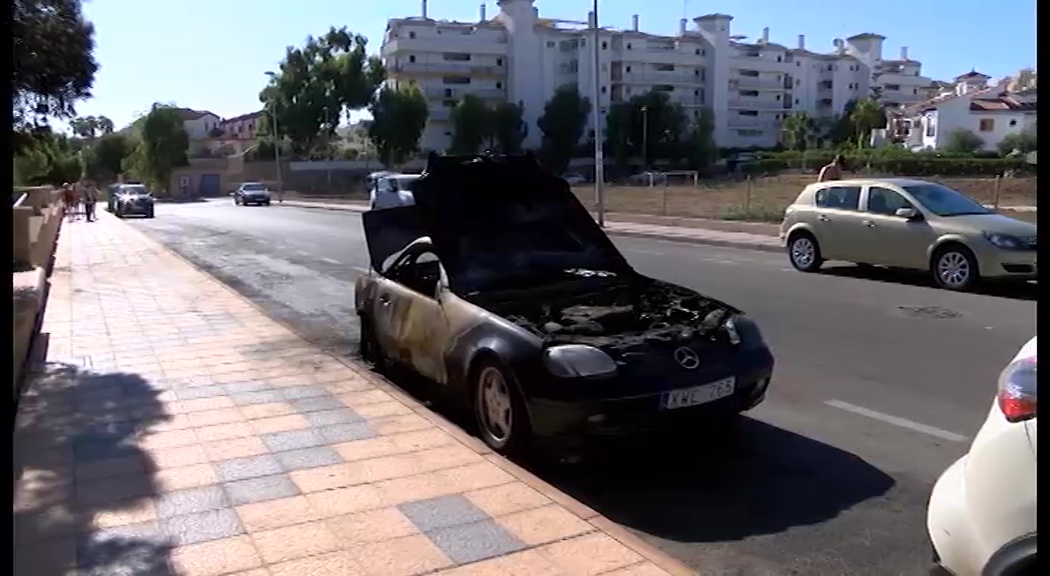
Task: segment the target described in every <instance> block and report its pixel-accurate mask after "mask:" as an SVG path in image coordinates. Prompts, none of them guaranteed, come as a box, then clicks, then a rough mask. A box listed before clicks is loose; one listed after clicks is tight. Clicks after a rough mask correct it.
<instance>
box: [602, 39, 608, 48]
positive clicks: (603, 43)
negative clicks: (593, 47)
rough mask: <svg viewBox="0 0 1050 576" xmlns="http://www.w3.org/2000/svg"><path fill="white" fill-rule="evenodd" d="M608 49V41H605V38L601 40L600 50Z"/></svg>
mask: <svg viewBox="0 0 1050 576" xmlns="http://www.w3.org/2000/svg"><path fill="white" fill-rule="evenodd" d="M608 49H609V43H608V42H606V41H605V40H602V50H608Z"/></svg>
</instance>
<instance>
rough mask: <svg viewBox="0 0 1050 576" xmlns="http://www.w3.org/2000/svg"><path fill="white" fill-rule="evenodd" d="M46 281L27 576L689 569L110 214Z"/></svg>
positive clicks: (20, 470) (24, 493) (60, 258)
mask: <svg viewBox="0 0 1050 576" xmlns="http://www.w3.org/2000/svg"><path fill="white" fill-rule="evenodd" d="M52 282H53V284H52V289H51V293H50V299H49V302H48V307H47V312H46V317H45V321H44V327H43V331H44V333H45V334H46V335H47V340H48V346H47V356H46V360H47V362H46V364H42V365H40V366H38V368H37V373H36V375H35V376H34V378H33V380H32V381H31V383H30V385H29V388H28V390H27V392H26V394H25V397H24V398H23V399H22V401H21V403H20V406H19V412H18V417H17V421H16V430H15V434H14V451H15V457H14V460H15V472H14V477H15V502H14V516H15V520H14V526H15V536H14V544H15V566H14V574H15V576H52V575H65V574H91V575H96V574H97V575H107V576H108V575H114V576H124V575H128V576H131V575H135V576H140V575H143V576H144V575H149V576H153V575H171V574H179V575H186V576H219V575H224V574H237V575H238V576H267V575H269V576H285V575H289V576H306V575H310V576H322V575H324V576H328V575H331V576H351V575H356V574H365V575H383V576H387V575H389V576H397V575H402V574H422V573H439V574H456V575H467V574H471V575H481V574H486V575H487V574H492V575H528V576H542V575H554V574H565V575H573V574H617V575H629V574H630V575H650V574H652V575H656V574H668V573H683V572H686V571H684V570H683V569H682V568H681V567H680V566H676V565H675V564H674V563H673V562H669V561H668V559H667V558H666V557H662V556H660V555H659V554H658V553H656V552H654V551H653V550H651V549H648V548H647V547H645V546H644V545H641V544H640V543H639V542H637V541H636V540H632V538H631V537H629V536H627V535H625V534H626V533H625V532H624V531H623V530H622V529H619V528H618V527H616V526H615V525H612V524H611V523H610V522H609V521H608V520H605V519H604V518H602V517H600V516H597V515H596V514H595V513H594V512H593V511H590V510H589V509H587V508H586V507H584V506H583V505H581V504H579V503H578V502H575V501H572V500H571V499H569V498H568V497H567V496H565V495H564V494H561V493H559V492H557V491H555V490H553V489H551V488H550V487H549V486H545V485H543V484H542V483H541V482H538V481H536V480H535V478H533V477H531V476H529V475H528V473H525V472H524V471H522V470H521V469H519V468H517V467H515V466H514V465H513V464H510V463H508V462H506V461H505V460H503V459H502V458H499V457H497V456H495V455H493V454H490V453H489V454H486V453H485V451H484V450H481V449H478V448H477V447H476V445H475V444H472V443H471V440H470V439H469V438H467V437H465V436H464V435H463V434H462V433H457V432H456V431H455V430H454V429H452V428H450V427H449V426H448V425H447V423H443V421H441V420H440V418H439V417H436V416H434V415H432V414H430V413H429V411H427V410H426V409H425V408H422V407H421V406H419V405H418V404H416V403H414V402H413V401H411V400H410V399H407V397H405V396H403V395H402V394H400V393H399V392H398V391H396V389H393V388H390V387H389V385H386V384H384V383H381V382H377V381H374V380H372V379H371V378H370V377H369V376H368V375H367V374H365V372H364V371H363V370H360V369H357V368H354V367H351V366H348V365H345V364H343V363H341V362H339V361H337V360H335V359H333V358H331V357H329V356H326V355H324V354H322V353H320V352H318V351H317V350H316V349H314V348H313V347H311V346H310V345H308V344H307V343H306V342H304V341H302V340H301V339H299V338H298V337H297V336H295V335H294V334H293V333H291V332H290V331H289V330H287V329H286V328H284V327H282V326H281V325H279V324H277V323H275V322H274V321H272V320H271V319H269V318H268V317H266V316H265V315H263V314H262V313H261V312H259V311H258V310H257V309H255V308H254V307H253V306H252V305H251V304H250V303H248V302H246V301H245V300H244V299H242V298H241V297H240V296H238V295H237V294H235V293H233V292H232V291H231V290H229V289H227V288H226V287H225V286H223V285H221V284H220V283H219V282H218V281H216V280H214V279H212V278H211V277H209V276H207V275H205V274H204V273H202V272H199V271H197V270H196V269H194V268H193V267H191V266H190V265H189V264H187V263H185V262H184V261H182V260H181V259H179V258H178V257H177V256H175V255H173V254H172V253H170V252H168V251H167V250H166V249H164V248H162V247H160V246H159V245H158V244H156V243H155V242H153V241H152V240H150V239H148V238H146V237H145V236H143V235H142V234H140V233H139V232H137V231H135V230H134V229H133V228H131V227H130V226H128V225H126V224H124V223H122V222H120V221H118V220H116V219H115V218H113V217H111V216H109V215H108V214H104V215H102V217H101V219H100V220H99V221H98V222H97V223H93V224H89V223H84V222H75V223H69V224H67V225H66V226H65V227H64V228H63V230H62V235H61V238H60V241H59V246H58V253H57V260H56V266H55V272H54V276H53V278H52ZM654 562H656V563H654ZM657 564H659V565H660V566H661V567H657ZM686 573H687V572H686Z"/></svg>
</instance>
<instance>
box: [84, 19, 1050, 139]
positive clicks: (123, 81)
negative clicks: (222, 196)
mask: <svg viewBox="0 0 1050 576" xmlns="http://www.w3.org/2000/svg"><path fill="white" fill-rule="evenodd" d="M600 1H601V4H600V5H599V11H600V14H599V16H600V19H601V23H602V25H608V26H619V27H628V26H630V22H631V15H632V14H633V13H635V12H637V13H638V14H639V17H640V20H641V28H642V29H643V30H644V31H647V32H655V33H664V34H674V33H676V32H677V29H678V20H679V19H680V18H682V17H683V14H684V15H685V16H686V17H687V18H690V19H692V18H693V17H695V16H699V15H701V14H707V13H711V12H722V13H726V14H731V15H732V16H734V20H733V31H734V33H735V34H746V35H747V36H748V37H749V38H757V37H759V36H761V33H762V28H763V27H766V26H768V27H769V28H770V40H771V41H773V42H779V43H781V44H785V45H787V46H794V45H795V44H796V42H797V36H798V35H799V34H805V35H806V45H807V48H809V49H811V50H821V51H823V50H831V41H832V39H833V38H836V37H846V36H849V35H852V34H855V33H859V32H877V33H879V34H882V35H883V36H886V37H887V39H886V42H885V44H884V49H883V54H884V57H886V58H895V57H897V55H898V54H899V52H900V47H901V46H902V45H905V46H908V51H909V56H910V57H911V58H914V59H917V60H920V61H922V63H923V73H924V75H926V76H932V77H933V78H935V79H948V78H952V77H955V76H957V75H959V74H962V73H964V72H968V71H969V70H970V69H971V68H976V69H977V70H978V71H980V72H983V73H985V74H988V75H990V76H992V77H994V78H998V77H1001V76H1005V75H1007V74H1010V73H1013V72H1015V71H1016V70H1017V69H1019V68H1021V67H1025V66H1033V65H1035V51H1036V50H1035V35H1036V26H1035V0H998V1H997V2H992V3H989V2H985V1H981V2H978V1H977V0H911V1H910V2H906V3H903V4H900V5H896V6H897V7H894V5H893V4H892V3H890V4H887V3H885V2H857V1H854V0H845V1H842V0H838V1H835V0H803V1H801V2H792V1H791V0H706V1H704V0H687V1H686V2H685V5H683V2H682V1H681V0H660V1H659V2H647V3H637V4H636V3H634V2H627V1H626V0H600ZM480 4H481V0H429V9H428V11H429V14H430V16H431V17H432V18H448V19H456V20H463V21H469V20H476V19H477V18H478V11H479V6H480ZM486 4H488V8H487V10H488V14H489V16H490V17H491V16H492V15H494V14H496V12H497V8H496V2H495V0H489V1H488V2H486ZM420 6H421V0H255V1H254V2H247V1H244V0H180V1H178V2H175V1H173V0H147V1H143V2H132V1H130V0H123V1H118V0H92V1H89V2H85V4H84V11H85V13H86V15H87V17H88V18H89V19H90V20H91V21H92V22H94V24H95V29H96V43H97V48H96V51H95V57H96V58H97V60H98V61H99V63H100V64H101V70H100V71H99V73H98V75H97V76H96V78H95V86H94V90H93V92H94V98H93V99H91V100H89V101H86V102H83V103H81V104H79V105H78V106H77V112H78V114H80V115H88V114H92V115H99V114H101V115H105V116H108V117H109V118H110V119H112V120H113V122H114V123H115V124H116V125H117V127H118V128H119V127H121V126H123V125H125V124H127V123H129V122H131V121H132V120H133V119H134V118H135V117H136V116H137V115H138V114H140V113H141V112H142V111H144V110H147V109H148V108H149V106H150V104H152V103H153V102H155V101H159V102H174V103H176V104H178V105H179V106H185V107H188V108H196V109H206V110H211V111H213V112H215V113H216V114H219V115H220V116H224V117H231V116H236V115H238V114H243V113H247V112H251V111H253V110H257V109H258V108H259V107H260V104H259V101H258V93H259V90H260V89H261V88H262V87H263V85H264V84H265V82H266V78H265V76H264V75H263V72H264V71H266V70H272V69H274V67H275V66H276V65H277V63H278V62H279V61H280V59H281V57H282V56H283V54H284V51H285V47H286V46H288V45H299V44H301V43H302V42H303V40H304V39H305V38H306V37H307V36H308V35H311V34H312V35H318V34H322V33H324V32H325V31H326V30H327V29H328V27H329V26H331V25H335V26H344V25H345V26H348V27H349V28H350V29H351V30H353V31H356V32H359V33H361V34H364V35H365V36H366V37H368V38H369V39H370V43H369V48H370V50H371V51H377V50H378V49H379V43H380V41H381V38H382V34H383V31H384V29H385V27H386V20H387V19H388V18H391V17H403V16H411V15H418V14H420V10H421V8H420ZM536 6H537V7H538V8H539V10H540V14H541V15H542V16H545V17H552V18H563V19H575V20H584V19H586V14H587V12H588V11H589V10H590V6H591V0H557V1H556V0H536Z"/></svg>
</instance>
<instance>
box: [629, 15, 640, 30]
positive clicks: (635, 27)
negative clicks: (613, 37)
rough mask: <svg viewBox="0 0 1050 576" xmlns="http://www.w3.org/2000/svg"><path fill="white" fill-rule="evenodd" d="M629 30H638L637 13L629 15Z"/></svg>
mask: <svg viewBox="0 0 1050 576" xmlns="http://www.w3.org/2000/svg"><path fill="white" fill-rule="evenodd" d="M631 30H634V31H635V32H637V31H638V15H637V14H635V15H634V16H631Z"/></svg>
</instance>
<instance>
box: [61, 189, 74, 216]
mask: <svg viewBox="0 0 1050 576" xmlns="http://www.w3.org/2000/svg"><path fill="white" fill-rule="evenodd" d="M62 203H63V204H65V206H66V218H68V219H69V221H70V222H72V221H74V220H76V219H77V195H76V192H74V191H73V187H72V186H70V185H69V182H66V183H65V184H63V185H62Z"/></svg>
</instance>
